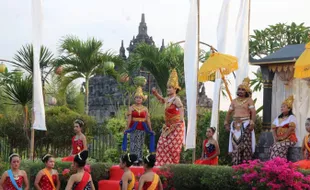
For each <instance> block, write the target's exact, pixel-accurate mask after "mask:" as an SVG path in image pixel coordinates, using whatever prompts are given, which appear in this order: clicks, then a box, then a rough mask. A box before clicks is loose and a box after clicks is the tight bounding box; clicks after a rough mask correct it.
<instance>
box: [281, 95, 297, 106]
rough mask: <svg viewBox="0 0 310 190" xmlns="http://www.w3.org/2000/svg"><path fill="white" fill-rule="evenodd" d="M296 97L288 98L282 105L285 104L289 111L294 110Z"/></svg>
mask: <svg viewBox="0 0 310 190" xmlns="http://www.w3.org/2000/svg"><path fill="white" fill-rule="evenodd" d="M293 102H294V96H290V97H288V98H287V99H286V100H284V102H283V103H282V104H285V105H286V106H287V107H288V108H289V109H292V108H293Z"/></svg>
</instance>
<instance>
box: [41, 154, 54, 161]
mask: <svg viewBox="0 0 310 190" xmlns="http://www.w3.org/2000/svg"><path fill="white" fill-rule="evenodd" d="M47 156H52V155H50V154H45V155H44V156H43V158H42V160H44V159H45V158H46V157H47Z"/></svg>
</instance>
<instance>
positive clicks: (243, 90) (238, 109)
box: [224, 78, 256, 165]
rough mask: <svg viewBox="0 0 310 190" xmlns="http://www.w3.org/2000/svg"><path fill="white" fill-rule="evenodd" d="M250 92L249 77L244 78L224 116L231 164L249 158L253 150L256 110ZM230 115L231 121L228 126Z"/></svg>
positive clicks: (239, 162)
mask: <svg viewBox="0 0 310 190" xmlns="http://www.w3.org/2000/svg"><path fill="white" fill-rule="evenodd" d="M251 94H252V91H251V89H250V79H249V78H245V79H244V80H243V82H242V84H240V85H239V86H238V90H237V98H236V99H234V100H233V101H232V102H231V105H230V107H229V110H228V112H227V115H226V118H225V122H224V126H225V128H226V130H227V131H230V135H229V146H228V152H229V153H230V154H231V156H232V164H233V165H238V164H241V163H243V161H247V160H251V159H252V155H253V153H254V152H255V133H254V125H255V120H256V110H255V106H254V101H253V100H252V98H251ZM231 115H232V116H233V122H232V123H231V124H230V126H229V120H230V118H231Z"/></svg>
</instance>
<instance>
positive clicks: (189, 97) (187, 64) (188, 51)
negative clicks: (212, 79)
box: [184, 0, 198, 149]
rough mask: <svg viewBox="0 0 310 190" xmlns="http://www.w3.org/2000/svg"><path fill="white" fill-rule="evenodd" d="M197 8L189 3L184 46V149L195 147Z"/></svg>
mask: <svg viewBox="0 0 310 190" xmlns="http://www.w3.org/2000/svg"><path fill="white" fill-rule="evenodd" d="M197 13H198V7H197V0H191V1H190V13H189V17H188V23H187V31H186V38H185V45H184V73H185V86H186V103H187V120H188V123H187V135H186V143H185V149H190V148H195V147H196V123H197V121H196V120H197V113H196V101H197V62H198V47H197V45H198V17H197Z"/></svg>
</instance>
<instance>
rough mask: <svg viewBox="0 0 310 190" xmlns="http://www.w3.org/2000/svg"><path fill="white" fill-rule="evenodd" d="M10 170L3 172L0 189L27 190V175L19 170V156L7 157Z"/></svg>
mask: <svg viewBox="0 0 310 190" xmlns="http://www.w3.org/2000/svg"><path fill="white" fill-rule="evenodd" d="M9 160H10V164H11V169H9V170H8V171H5V172H4V173H3V174H2V176H1V180H0V189H3V190H22V189H23V188H22V187H23V185H24V190H29V182H28V177H27V173H26V172H25V171H24V170H20V169H19V166H20V156H19V155H18V154H16V153H13V154H11V155H10V156H9Z"/></svg>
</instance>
